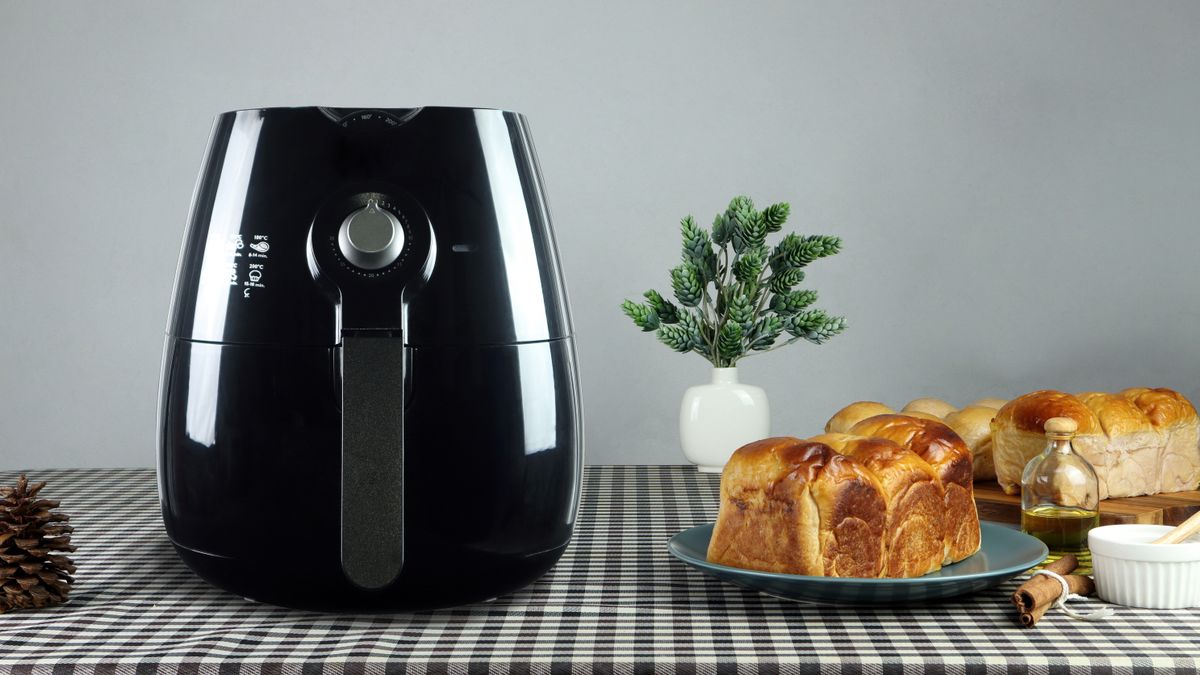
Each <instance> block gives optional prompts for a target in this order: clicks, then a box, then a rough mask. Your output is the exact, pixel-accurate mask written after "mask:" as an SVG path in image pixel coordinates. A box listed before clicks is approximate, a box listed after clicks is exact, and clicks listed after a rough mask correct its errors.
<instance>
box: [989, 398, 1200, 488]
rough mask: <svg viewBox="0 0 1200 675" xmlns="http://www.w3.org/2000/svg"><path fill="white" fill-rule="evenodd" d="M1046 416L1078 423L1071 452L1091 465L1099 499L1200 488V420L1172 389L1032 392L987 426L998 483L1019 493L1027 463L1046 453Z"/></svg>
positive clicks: (1011, 402) (1191, 407)
mask: <svg viewBox="0 0 1200 675" xmlns="http://www.w3.org/2000/svg"><path fill="white" fill-rule="evenodd" d="M1051 417H1070V418H1071V419H1073V420H1075V421H1076V422H1077V423H1078V424H1079V431H1078V433H1077V434H1076V436H1075V439H1074V440H1073V441H1072V443H1071V444H1072V446H1073V447H1074V448H1075V451H1076V452H1077V453H1079V454H1080V455H1081V456H1082V457H1083V458H1084V459H1086V460H1088V461H1089V462H1091V464H1092V467H1093V468H1095V470H1096V476H1097V478H1099V483H1100V485H1099V487H1100V499H1109V498H1114V497H1132V496H1137V495H1147V494H1157V493H1160V492H1179V491H1181V490H1192V489H1195V488H1196V484H1197V482H1200V418H1197V415H1196V410H1195V408H1194V407H1193V406H1192V405H1191V403H1189V402H1188V400H1187V399H1186V398H1184V397H1183V396H1181V395H1180V394H1178V393H1176V392H1174V391H1171V390H1170V389H1127V390H1125V391H1123V392H1121V393H1120V394H1108V393H1102V392H1087V393H1083V394H1079V395H1074V396H1073V395H1071V394H1067V393H1064V392H1061V391H1051V390H1042V391H1035V392H1032V393H1029V394H1026V395H1024V396H1021V397H1019V398H1016V399H1013V400H1012V401H1010V402H1009V403H1008V404H1006V405H1005V406H1004V407H1003V408H1001V409H1000V411H999V412H997V413H996V418H995V420H994V421H993V422H992V453H993V456H994V458H995V463H996V480H997V481H998V482H999V483H1000V486H1001V487H1002V488H1004V491H1005V492H1007V493H1009V494H1019V493H1020V491H1021V472H1022V471H1023V470H1024V468H1025V464H1026V463H1027V462H1028V461H1029V460H1030V459H1031V458H1032V457H1033V456H1035V455H1037V454H1038V453H1040V452H1041V451H1042V450H1043V449H1044V448H1045V447H1046V437H1045V431H1044V429H1043V428H1042V427H1043V425H1044V424H1045V422H1046V420H1047V419H1049V418H1051Z"/></svg>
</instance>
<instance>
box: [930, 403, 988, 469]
mask: <svg viewBox="0 0 1200 675" xmlns="http://www.w3.org/2000/svg"><path fill="white" fill-rule="evenodd" d="M996 412H997V409H996V408H989V407H986V406H982V405H969V406H967V407H965V408H963V409H962V410H956V411H954V412H952V413H950V414H949V415H946V418H945V419H944V420H942V421H943V422H945V423H946V426H948V427H950V428H951V429H953V430H954V433H956V434H958V436H959V438H962V439H963V442H964V443H966V444H967V447H968V448H970V450H971V468H972V471H971V474H972V476H973V477H974V478H975V480H994V479H995V478H996V465H995V462H994V461H993V459H992V418H993V417H995V416H996Z"/></svg>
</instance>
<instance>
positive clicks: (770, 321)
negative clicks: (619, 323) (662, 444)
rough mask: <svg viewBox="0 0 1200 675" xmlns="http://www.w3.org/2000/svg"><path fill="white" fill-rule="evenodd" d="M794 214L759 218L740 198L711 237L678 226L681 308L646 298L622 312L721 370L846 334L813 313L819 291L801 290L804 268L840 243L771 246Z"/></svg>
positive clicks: (775, 207) (656, 296)
mask: <svg viewBox="0 0 1200 675" xmlns="http://www.w3.org/2000/svg"><path fill="white" fill-rule="evenodd" d="M790 213H791V207H790V206H789V205H788V204H787V203H786V202H780V203H778V204H772V205H770V206H768V207H767V208H765V209H763V210H761V211H757V210H755V208H754V202H753V201H751V200H750V198H749V197H744V196H741V197H734V198H733V200H732V201H730V202H729V207H728V208H727V209H725V212H724V213H719V214H717V217H716V218H715V219H714V220H713V224H712V229H711V232H710V231H709V230H705V229H704V228H702V227H700V226H699V225H697V224H696V221H695V219H693V218H692V217H691V216H687V217H685V218H684V219H683V220H682V221H680V224H679V225H680V227H679V229H680V233H681V235H682V238H683V255H682V261H681V262H680V264H679V265H678V266H676V267H675V268H673V269H672V270H671V291H672V294H673V295H674V297H675V303H678V304H675V303H672V302H671V301H669V300H667V299H666V298H664V297H663V296H662V295H661V294H660V293H659V292H658V291H654V290H649V291H646V293H645V294H644V297H645V302H640V303H639V302H633V301H632V300H626V301H624V302H623V303H621V311H623V312H624V313H625V315H626V316H628V317H629V318H630V319H631V320H632V321H633V323H634V325H636V326H637V327H638V328H641V329H642V330H643V331H645V332H651V331H653V332H654V333H655V334H656V335H657V336H658V339H659V341H661V342H662V343H663V344H665V345H667V346H668V347H670V348H671V349H673V350H675V351H677V352H681V353H686V352H696V353H697V354H700V355H701V356H703V357H704V358H706V359H708V360H709V361H710V362H712V364H713V366H715V367H717V368H728V367H732V366H733V365H734V364H736V363H737V361H738V359H741V358H745V357H746V356H750V355H753V354H759V353H764V352H769V351H771V350H773V349H778V348H780V347H783V346H786V345H790V344H792V343H793V342H796V341H798V340H807V341H809V342H812V343H815V344H821V343H822V342H825V341H826V340H828V339H829V338H831V337H833V336H834V335H837V334H838V333H841V332H842V331H844V330H845V329H846V320H845V319H844V318H842V317H840V316H830V315H829V314H826V313H825V311H824V310H821V309H816V308H814V307H813V304H814V303H816V301H817V292H816V291H814V290H810V289H798V288H796V287H797V286H798V285H799V284H800V283H802V282H803V281H804V268H805V267H807V266H808V264H809V263H812V262H814V261H816V260H819V259H821V258H827V257H829V256H831V255H834V254H836V253H838V252H839V251H840V250H841V249H842V240H841V239H840V238H838V237H831V236H826V235H805V236H801V235H798V234H795V233H791V234H787V235H785V236H784V237H783V238H782V239H781V240H780V241H779V242H778V243H777V244H775V246H774V247H773V248H772V247H770V246H768V245H767V236H768V235H770V234H774V233H777V232H780V231H781V230H782V229H783V225H784V223H785V222H787V219H788V216H789V215H790ZM785 333H786V334H787V337H786V338H784V337H783V336H784V334H785ZM781 338H782V341H781Z"/></svg>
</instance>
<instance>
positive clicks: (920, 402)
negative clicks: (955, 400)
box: [900, 398, 958, 420]
mask: <svg viewBox="0 0 1200 675" xmlns="http://www.w3.org/2000/svg"><path fill="white" fill-rule="evenodd" d="M955 410H958V408H955V407H954V406H952V405H950V404H949V403H946V402H945V401H943V400H942V399H940V398H917V399H913V400H911V401H909V402H908V405H906V406H904V408H903V409H901V411H900V412H902V413H905V414H907V413H914V412H915V413H927V414H929V415H932V416H933V417H934V419H939V420H940V419H943V418H944V417H946V415H949V414H950V413H952V412H954V411H955Z"/></svg>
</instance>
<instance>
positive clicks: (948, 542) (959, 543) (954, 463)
mask: <svg viewBox="0 0 1200 675" xmlns="http://www.w3.org/2000/svg"><path fill="white" fill-rule="evenodd" d="M850 433H852V434H855V435H858V436H874V437H878V438H886V439H888V440H890V441H894V442H896V443H898V444H899V445H901V446H903V447H905V448H907V449H908V450H911V451H913V452H915V453H917V454H918V455H920V456H921V459H923V460H925V461H926V462H928V463H929V465H930V466H931V467H933V470H934V472H935V473H936V474H937V477H938V479H939V480H941V482H942V489H943V490H944V497H943V500H942V503H943V504H944V506H945V510H944V512H943V513H944V518H945V521H944V522H945V523H946V528H945V532H944V552H943V558H942V563H943V564H949V563H952V562H957V561H959V560H962V559H963V558H966V557H967V556H969V555H972V554H973V553H975V552H976V551H978V550H979V544H980V539H979V513H978V512H977V511H976V510H975V491H974V485H973V483H972V478H971V475H972V466H971V451H970V449H968V448H967V444H966V443H964V442H963V440H962V439H961V438H959V437H958V434H956V433H954V430H952V429H951V428H950V427H948V426H946V425H945V424H943V423H941V422H937V421H933V420H925V419H920V418H917V417H908V416H905V415H877V416H875V417H870V418H867V419H865V420H863V421H861V422H859V423H858V424H856V425H854V428H853V429H851V430H850Z"/></svg>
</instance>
